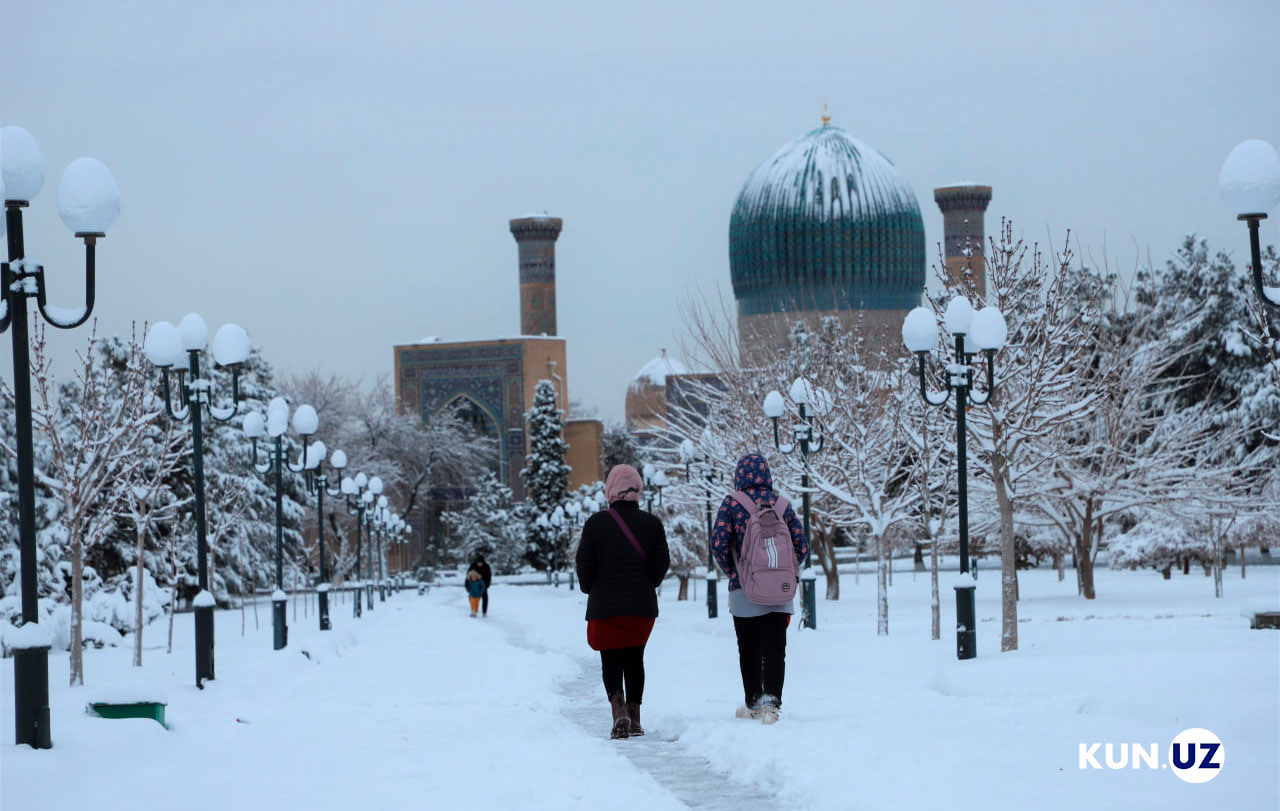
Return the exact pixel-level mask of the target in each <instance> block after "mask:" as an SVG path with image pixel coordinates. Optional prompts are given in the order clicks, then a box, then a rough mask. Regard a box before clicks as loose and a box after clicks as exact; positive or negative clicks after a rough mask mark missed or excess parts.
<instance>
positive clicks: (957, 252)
mask: <svg viewBox="0 0 1280 811" xmlns="http://www.w3.org/2000/svg"><path fill="white" fill-rule="evenodd" d="M933 200H934V202H936V203H937V204H938V208H939V209H941V210H942V233H943V245H944V250H945V252H946V259H945V261H946V264H947V281H948V282H949V283H950V284H953V285H954V284H956V283H957V282H958V281H959V280H960V279H961V278H963V277H964V274H965V272H966V271H969V272H971V273H972V274H973V283H974V286H975V287H977V289H978V295H979V296H980V297H985V296H986V294H987V260H986V240H987V237H986V230H985V225H984V220H985V217H986V212H987V204H988V203H990V202H991V187H990V186H979V185H977V184H974V183H953V184H952V185H950V186H943V187H941V188H937V189H934V190H933ZM966 254H967V255H966ZM975 305H977V302H975Z"/></svg>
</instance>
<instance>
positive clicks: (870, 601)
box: [0, 567, 1280, 811]
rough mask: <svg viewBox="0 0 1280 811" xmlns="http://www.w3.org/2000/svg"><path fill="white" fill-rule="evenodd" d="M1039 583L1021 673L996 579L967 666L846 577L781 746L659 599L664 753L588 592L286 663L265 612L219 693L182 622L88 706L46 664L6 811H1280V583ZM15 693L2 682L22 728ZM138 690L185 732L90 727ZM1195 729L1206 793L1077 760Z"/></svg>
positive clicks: (729, 659)
mask: <svg viewBox="0 0 1280 811" xmlns="http://www.w3.org/2000/svg"><path fill="white" fill-rule="evenodd" d="M1021 578H1022V586H1023V600H1022V602H1021V603H1020V607H1019V611H1020V614H1021V617H1022V620H1023V622H1022V623H1021V624H1020V626H1019V631H1020V634H1021V641H1022V649H1021V650H1019V651H1018V652H1016V653H1012V654H1001V653H1000V652H999V636H998V629H999V621H998V593H997V592H996V591H995V590H994V589H988V590H987V591H986V592H983V591H982V586H981V585H980V586H979V595H978V608H979V620H980V625H979V639H978V648H979V655H978V658H977V659H975V660H972V661H969V662H964V663H960V662H957V661H956V660H955V658H954V648H953V644H954V643H953V640H951V639H947V640H942V641H938V642H933V641H930V640H929V634H928V581H927V578H920V579H919V580H918V581H917V580H915V579H913V578H912V577H910V576H904V577H900V578H898V583H897V584H896V585H895V586H893V587H891V589H890V591H891V595H892V599H891V612H892V613H891V625H890V627H891V630H892V635H891V636H889V637H877V636H876V634H875V600H874V596H875V589H874V586H873V585H870V584H869V583H868V582H867V581H865V580H864V583H863V584H862V587H861V588H859V587H857V586H854V585H853V584H852V583H851V582H846V583H845V584H844V585H845V587H846V588H845V595H844V597H845V598H844V599H843V600H841V601H840V602H838V603H834V602H827V601H823V602H822V603H821V604H820V610H819V616H820V620H819V629H818V630H817V631H816V632H809V631H805V632H799V631H796V630H794V629H793V631H792V632H791V633H789V634H788V648H787V680H786V692H785V709H784V711H783V718H782V721H781V722H780V723H778V724H776V725H773V726H768V727H766V726H763V725H761V724H758V723H752V722H750V721H743V720H739V719H736V718H734V717H733V711H734V709H735V707H736V706H737V705H738V703H739V702H741V700H742V696H741V684H740V682H739V679H738V675H737V662H736V653H735V644H734V638H733V629H732V625H731V623H730V622H729V620H728V618H726V617H721V618H718V619H715V620H710V619H708V618H707V616H706V612H705V608H704V607H703V606H702V605H701V604H700V603H691V602H683V603H681V602H677V601H675V600H674V599H672V597H673V594H672V591H673V590H669V589H668V590H664V594H663V596H662V597H661V611H662V614H661V616H660V617H659V620H658V624H657V626H656V627H655V629H654V632H653V636H652V637H651V639H650V641H649V647H648V650H647V651H646V656H645V664H646V676H647V678H646V685H645V704H644V706H645V713H644V717H645V726H646V729H647V730H648V732H649V734H647V735H646V736H645V737H643V738H640V739H638V740H626V741H611V740H609V739H608V729H609V712H608V707H607V703H606V701H605V699H604V696H603V693H604V690H603V688H602V687H601V684H600V679H599V664H598V658H597V657H596V655H595V654H594V653H593V652H592V651H590V650H589V649H588V647H587V645H586V639H585V627H584V626H585V623H584V622H583V619H582V615H583V611H584V598H583V596H582V595H581V594H577V593H574V592H570V591H569V590H568V589H567V588H560V589H552V588H547V587H545V586H530V587H518V588H517V587H515V586H511V585H506V584H499V585H497V586H495V588H494V590H493V595H492V600H491V607H490V617H489V618H487V619H470V618H469V617H468V616H467V608H466V602H465V599H464V595H463V592H462V589H461V588H458V587H457V586H456V585H441V586H439V587H437V588H434V589H432V590H431V592H430V594H428V595H426V596H419V595H417V594H412V593H405V594H400V595H396V596H394V597H392V598H390V599H388V600H387V602H385V603H379V604H378V607H377V609H376V610H374V611H372V612H366V613H365V615H364V618H363V619H361V620H355V619H353V618H351V616H350V613H349V612H350V604H349V603H340V604H339V607H338V608H336V609H335V612H334V615H333V616H334V630H333V631H331V632H328V633H324V634H321V633H320V632H319V631H318V630H316V629H315V626H314V623H315V617H314V616H310V617H299V618H298V619H297V620H296V621H294V620H293V617H292V612H291V622H290V628H289V647H288V648H286V649H285V650H283V651H273V650H272V649H271V628H270V623H269V620H268V619H267V617H266V615H265V613H264V615H263V623H262V625H261V626H260V627H259V628H256V629H255V628H254V625H253V621H252V618H251V617H250V619H249V627H248V631H247V633H246V634H245V635H243V636H241V634H240V621H241V620H240V616H239V614H238V612H226V611H221V612H219V613H218V619H217V667H218V671H217V679H216V680H214V681H213V682H210V683H209V685H208V688H207V689H206V690H204V691H199V690H196V689H195V686H194V684H193V683H192V681H193V680H192V670H193V666H192V664H193V662H192V660H193V656H192V649H191V642H192V628H191V617H190V615H189V614H186V615H180V616H179V617H178V618H177V628H176V631H175V636H174V640H175V650H174V652H173V654H171V655H169V654H165V653H164V651H163V648H162V647H160V648H159V649H157V647H156V646H163V642H164V633H163V624H161V626H159V627H153V628H151V629H149V630H148V632H147V636H146V638H145V641H146V643H147V651H146V666H145V667H144V668H142V669H141V670H136V669H134V668H132V667H130V665H129V661H130V650H129V647H128V641H127V640H126V641H125V643H126V644H125V646H124V647H121V648H105V649H103V650H89V651H86V655H85V678H86V681H87V683H88V686H87V687H76V688H71V687H68V686H66V684H67V671H68V668H67V659H68V657H67V655H66V653H65V652H56V653H54V654H52V655H51V656H50V659H49V665H50V704H51V712H52V718H53V736H54V749H52V750H50V751H47V752H35V751H33V750H31V749H29V748H27V747H17V746H14V745H13V744H12V743H10V742H8V741H4V740H0V809H4V810H5V811H8V809H10V808H13V809H27V808H33V809H34V808H51V809H64V808H65V809H86V811H115V810H116V809H120V810H121V811H125V809H129V811H133V810H134V809H138V808H143V809H150V808H160V807H167V806H174V807H182V808H184V809H186V811H227V809H228V808H236V809H244V811H256V810H257V809H271V808H280V807H286V808H316V809H337V808H343V809H348V808H350V809H364V808H376V809H378V811H402V810H403V811H423V809H435V808H474V809H478V811H483V810H484V809H516V808H518V809H521V810H522V811H523V810H524V809H548V810H550V809H565V808H569V809H573V808H593V809H595V808H607V809H610V811H613V809H623V810H624V811H629V810H630V809H637V811H639V810H640V809H643V811H666V809H681V808H704V809H715V808H731V809H734V811H753V810H754V809H768V808H772V807H775V806H786V807H788V808H794V809H798V810H799V809H824V810H825V809H832V810H833V811H834V810H836V809H839V811H845V809H850V808H854V809H859V811H865V810H867V809H872V810H877V809H900V808H935V807H947V808H954V809H957V811H960V810H962V809H983V810H984V811H985V810H986V809H1013V808H1027V807H1031V806H1035V807H1036V808H1037V809H1039V811H1078V809H1080V808H1119V807H1126V808H1159V809H1161V810H1162V811H1176V810H1177V809H1188V811H1190V810H1191V809H1202V808H1232V809H1265V810H1266V811H1274V809H1276V808H1278V807H1280V785H1278V784H1277V783H1276V780H1275V764H1276V762H1277V761H1278V759H1280V726H1278V725H1277V723H1276V721H1277V719H1278V718H1280V633H1276V632H1271V631H1266V632H1264V631H1252V630H1249V629H1248V622H1247V620H1246V619H1245V618H1244V617H1242V616H1241V614H1240V611H1241V608H1242V607H1244V606H1248V605H1253V604H1257V603H1259V602H1265V603H1267V604H1280V603H1276V601H1277V600H1280V567H1270V568H1269V570H1266V571H1263V570H1261V569H1254V570H1251V571H1250V572H1249V578H1248V580H1244V581H1242V580H1239V579H1236V578H1230V579H1228V581H1227V584H1226V585H1227V593H1228V595H1230V597H1228V598H1224V599H1221V600H1218V599H1214V598H1213V596H1212V589H1211V585H1210V583H1209V581H1208V579H1207V578H1202V577H1199V576H1186V577H1179V576H1175V578H1174V579H1173V580H1172V581H1164V580H1162V579H1161V578H1160V576H1159V574H1156V573H1115V572H1102V573H1100V577H1099V597H1098V599H1097V600H1096V601H1091V602H1086V601H1084V600H1081V599H1080V598H1079V597H1077V595H1076V594H1075V587H1074V584H1073V583H1070V582H1067V583H1059V582H1058V581H1057V579H1056V576H1055V575H1054V574H1053V573H1052V572H1035V573H1022V574H1021ZM982 582H983V583H986V582H988V581H987V580H985V579H984V580H983V581H982ZM1173 616H1176V617H1177V618H1176V619H1170V617H1173ZM949 619H950V618H949V617H946V616H945V615H944V624H945V623H946V622H947V621H948V620H949ZM303 650H306V651H307V652H308V653H309V654H310V658H307V657H304V656H303V655H302V653H301V652H302V651H303ZM12 679H13V669H12V667H10V666H8V663H7V662H6V663H0V731H5V730H9V731H11V730H12V729H13V715H12V712H13V704H12V701H11V700H10V699H9V698H8V697H10V696H12V691H13V681H12ZM122 679H125V680H141V681H144V682H147V683H149V684H153V685H155V686H157V687H159V688H160V689H163V690H165V691H166V692H167V694H168V708H167V713H166V717H167V720H168V722H169V728H168V729H166V728H163V727H161V726H160V725H159V724H156V723H155V722H153V721H148V720H121V721H108V720H104V719H100V718H94V717H91V716H88V715H86V714H85V711H84V707H85V703H86V701H88V700H89V698H90V696H91V695H92V693H93V691H94V690H95V689H96V688H97V687H98V686H100V685H104V684H107V683H110V682H113V681H119V680H122ZM244 721H247V722H248V723H242V722H244ZM1190 727H1204V728H1207V729H1210V730H1212V731H1213V732H1214V733H1215V734H1217V735H1218V736H1219V738H1220V739H1221V740H1222V741H1223V745H1224V747H1225V752H1226V755H1225V757H1226V765H1225V766H1224V767H1223V771H1222V772H1221V773H1220V774H1219V775H1218V776H1217V777H1216V779H1214V780H1213V781H1212V782H1210V783H1208V784H1206V785H1191V784H1188V783H1184V782H1182V781H1181V780H1179V779H1178V778H1177V777H1176V776H1175V775H1174V774H1172V773H1171V771H1170V770H1167V769H1166V770H1161V769H1160V768H1156V769H1135V768H1133V767H1132V766H1130V767H1128V768H1124V769H1120V770H1096V769H1081V768H1080V767H1079V766H1078V757H1077V749H1078V744H1079V743H1080V742H1100V743H1103V742H1117V743H1125V742H1141V743H1143V744H1144V745H1147V744H1151V743H1153V742H1154V743H1157V744H1159V745H1161V746H1167V745H1168V742H1169V741H1170V740H1172V738H1173V737H1174V736H1175V735H1176V734H1178V733H1179V732H1180V731H1181V730H1184V729H1187V728H1190ZM1101 757H1102V753H1101V752H1099V758H1100V759H1101ZM746 776H750V779H752V780H755V781H756V782H755V783H748V782H744V778H745V777H746ZM132 787H137V789H136V790H134V789H133V788H132ZM139 792H140V793H139Z"/></svg>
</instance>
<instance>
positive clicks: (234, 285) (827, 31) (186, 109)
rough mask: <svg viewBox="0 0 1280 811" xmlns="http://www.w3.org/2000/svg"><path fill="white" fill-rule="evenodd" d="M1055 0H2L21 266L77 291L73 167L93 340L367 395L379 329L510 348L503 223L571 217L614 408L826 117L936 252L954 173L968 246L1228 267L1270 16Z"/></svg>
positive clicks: (1277, 39) (1266, 119) (1219, 8)
mask: <svg viewBox="0 0 1280 811" xmlns="http://www.w3.org/2000/svg"><path fill="white" fill-rule="evenodd" d="M1069 5H1070V6H1072V7H1070V8H1069V7H1068V4H1052V6H1050V5H1049V4H1042V3H1028V2H1024V1H1023V0H1017V1H1016V2H984V1H983V0H975V2H970V3H956V2H909V3H886V2H875V3H869V2H850V0H845V1H844V2H830V3H812V2H810V3H787V4H783V3H781V2H775V3H756V2H744V1H743V0H732V2H714V3H701V2H691V0H684V1H683V2H676V1H675V0H652V1H651V2H647V3H631V4H626V5H625V6H623V5H621V4H617V3H606V2H584V3H572V4H570V3H564V4H561V3H554V2H542V3H536V4H534V3H516V2H503V3H495V2H468V3H447V4H446V3H443V2H433V3H425V2H412V1H411V0H380V1H378V0H362V2H305V3H304V2H301V1H299V2H294V3H285V2H272V1H271V0H251V1H250V2H229V1H225V2H217V3H213V2H195V0H191V1H190V2H172V0H159V1H157V2H137V1H135V0H114V1H113V2H101V0H94V1H93V2H81V0H69V1H63V2H56V3H55V2H46V1H44V0H0V123H2V124H5V125H8V124H17V125H20V126H23V127H26V128H27V129H28V130H30V131H31V133H32V134H33V135H34V136H35V138H36V140H37V142H38V143H39V144H40V146H41V148H42V150H43V152H44V156H45V164H46V166H45V174H46V178H45V188H44V191H43V192H42V193H41V195H40V196H39V197H38V198H37V199H36V200H35V201H34V202H33V205H32V207H31V208H30V209H28V213H27V215H26V224H27V225H26V230H27V253H28V254H29V255H31V256H33V257H36V258H39V259H41V260H43V261H44V262H45V264H46V272H47V273H48V275H49V277H50V285H51V289H52V292H53V300H54V301H55V302H56V303H58V304H60V305H62V306H77V305H78V304H79V303H80V302H81V296H82V290H81V288H80V285H81V283H82V282H81V279H82V260H81V253H80V251H79V250H78V246H79V243H78V242H76V241H75V240H73V239H72V237H71V236H70V234H69V233H68V232H67V231H66V230H65V229H64V228H63V226H62V224H61V222H60V221H59V219H58V216H57V212H56V207H55V205H54V198H55V196H56V189H57V184H58V180H59V178H60V177H61V175H62V170H63V169H64V168H65V167H66V165H67V164H68V163H69V162H70V161H71V160H73V159H75V158H77V157H80V156H82V155H91V156H93V157H96V158H99V159H100V160H102V161H104V162H105V163H106V164H107V165H108V166H109V167H110V168H111V169H112V171H113V172H114V173H115V176H116V180H117V182H118V183H119V186H120V190H121V194H122V197H123V212H122V214H121V217H120V221H119V223H118V225H117V226H116V227H115V229H114V230H113V232H112V233H110V234H109V235H108V238H107V239H106V240H105V241H104V242H102V243H101V244H100V246H99V249H98V257H99V260H98V265H99V268H98V275H99V288H98V304H97V310H96V314H97V316H98V317H99V319H100V321H101V330H102V331H105V332H122V331H125V332H127V330H128V328H129V324H130V322H131V320H134V319H136V320H138V321H139V322H141V321H143V320H152V321H154V320H170V321H174V322H176V321H177V320H178V319H179V318H181V317H182V316H183V315H184V314H185V313H187V312H189V311H191V310H195V311H197V312H200V313H201V314H202V315H204V317H205V319H206V320H207V321H208V322H209V325H210V329H211V330H213V329H216V328H217V326H218V325H220V324H222V323H223V322H225V321H235V322H237V323H240V324H241V325H243V326H244V327H245V328H246V329H247V330H248V331H249V334H250V336H251V338H252V339H253V340H254V343H255V344H257V345H260V346H261V347H262V351H263V354H264V355H265V356H266V357H267V358H268V359H269V360H270V361H271V362H272V363H273V364H275V366H276V369H277V370H279V371H291V370H302V369H306V368H319V369H322V370H325V371H333V372H338V373H341V374H344V375H350V376H363V377H364V378H365V379H366V380H371V379H373V378H374V377H376V376H377V375H378V374H379V373H384V372H385V373H389V372H390V370H391V365H392V345H393V344H395V343H397V342H405V341H411V340H414V339H417V338H420V337H422V336H426V335H439V336H442V337H445V338H473V337H475V338H478V337H488V336H496V337H501V336H509V335H514V334H516V333H517V332H518V331H519V303H518V297H517V295H518V294H517V269H516V245H515V242H514V241H513V240H512V238H511V236H510V234H509V233H508V231H507V220H508V219H510V218H512V217H517V216H521V215H524V214H526V213H529V212H531V211H536V210H544V209H545V210H546V211H548V212H550V213H551V214H553V215H555V216H559V217H563V218H564V222H565V225H564V232H563V234H562V235H561V237H560V242H559V245H558V252H557V281H558V295H559V313H558V319H559V331H560V334H561V335H563V336H564V337H566V338H567V339H568V348H569V385H570V389H571V393H572V394H573V396H574V397H575V398H576V399H580V400H582V401H583V402H584V404H585V405H587V406H588V407H595V408H597V409H598V410H599V412H600V414H601V416H603V417H605V418H607V419H618V418H621V416H622V410H623V396H624V392H625V389H626V385H627V383H628V382H629V381H630V380H631V378H632V376H633V375H634V373H635V372H636V371H637V370H638V369H639V368H640V367H641V366H643V365H644V363H645V362H646V361H647V360H649V359H650V358H651V357H653V356H654V355H656V354H657V353H658V350H659V348H660V347H664V346H666V347H674V346H675V344H676V340H677V339H676V336H677V333H678V332H679V331H680V317H679V304H680V302H681V301H683V300H685V299H686V298H687V297H688V296H689V295H690V293H691V292H692V291H693V290H694V289H695V287H700V288H701V289H703V290H704V291H709V292H711V293H712V294H715V292H716V290H717V288H720V289H722V290H723V291H724V293H725V294H726V295H728V294H729V264H728V244H727V241H728V240H727V234H728V225H729V212H730V208H731V206H732V204H733V201H734V198H735V197H736V195H737V193H738V191H739V189H740V188H741V185H742V183H743V181H744V180H745V179H746V177H747V175H748V173H749V172H750V171H751V170H752V169H753V168H754V167H755V166H756V165H757V164H758V163H759V162H760V161H762V160H764V159H765V158H767V157H768V156H769V155H771V154H772V153H773V152H774V151H775V150H776V149H777V148H778V147H780V146H781V145H782V144H784V143H786V142H787V141H789V140H791V139H792V138H795V137H796V136H798V135H801V134H803V133H804V132H806V131H808V130H809V129H811V128H813V127H815V126H817V125H818V123H819V115H820V114H821V112H822V104H823V102H824V101H825V102H827V103H829V104H830V108H831V115H832V116H833V119H834V120H833V123H835V124H837V125H839V126H842V127H844V128H845V129H847V130H848V131H849V132H850V133H851V134H853V135H854V136H856V137H858V138H861V139H862V140H864V141H866V142H868V143H870V144H872V145H873V146H875V147H876V148H878V149H879V150H880V151H882V152H883V153H884V154H885V155H886V156H887V157H889V159H890V160H892V161H893V162H894V163H895V164H896V165H897V166H898V168H899V169H900V170H901V171H902V173H903V174H904V175H905V176H906V178H907V180H908V181H910V183H911V184H912V185H913V186H914V188H915V190H916V194H917V196H918V197H919V199H920V207H921V210H922V211H923V213H924V220H925V229H926V232H927V244H928V255H929V257H930V261H931V262H932V261H933V259H934V257H935V256H936V248H935V245H936V243H937V242H938V241H939V240H940V239H941V236H942V232H941V216H940V214H939V213H938V211H937V207H936V206H935V205H934V204H933V195H932V189H933V188H934V187H935V186H938V185H942V184H944V183H948V182H951V181H955V180H960V179H968V180H975V181H978V182H982V183H988V184H990V185H992V186H993V187H994V199H993V201H992V203H991V207H990V209H989V212H988V220H987V222H988V231H990V230H992V226H993V224H994V223H998V222H999V219H1000V217H1001V216H1008V217H1010V218H1012V219H1013V220H1014V222H1015V224H1016V226H1017V227H1018V229H1019V231H1020V232H1022V233H1023V234H1025V235H1026V236H1027V237H1028V238H1029V239H1034V240H1039V241H1041V242H1044V241H1045V239H1046V238H1047V236H1048V235H1049V234H1050V233H1052V234H1053V236H1054V238H1055V239H1060V238H1061V234H1062V232H1063V231H1064V230H1065V229H1066V228H1068V227H1069V228H1071V229H1072V230H1073V232H1074V233H1075V234H1077V235H1078V236H1079V238H1080V241H1081V244H1082V246H1083V247H1084V248H1085V249H1086V250H1088V251H1091V252H1092V253H1093V255H1094V256H1095V257H1096V258H1097V259H1098V260H1099V261H1100V260H1101V258H1102V256H1103V255H1104V253H1105V255H1106V256H1107V257H1108V258H1109V259H1110V261H1111V262H1112V264H1113V267H1118V268H1119V269H1121V270H1131V269H1132V267H1133V266H1134V264H1135V263H1136V262H1137V261H1139V259H1140V258H1141V259H1145V257H1146V256H1147V255H1148V253H1149V254H1150V256H1151V257H1152V258H1153V259H1154V260H1155V261H1157V262H1160V263H1163V261H1164V259H1165V257H1166V256H1167V255H1168V254H1169V253H1170V252H1171V251H1172V250H1173V249H1174V248H1175V247H1176V246H1177V244H1178V243H1179V241H1180V240H1181V238H1182V236H1183V235H1184V234H1185V233H1187V232H1188V231H1195V232H1196V233H1198V234H1200V235H1202V236H1204V237H1206V238H1208V239H1209V241H1210V245H1211V247H1213V248H1214V249H1218V248H1226V249H1229V250H1231V251H1232V252H1234V254H1235V255H1236V257H1237V259H1238V261H1240V263H1241V264H1243V260H1244V259H1245V257H1246V256H1247V252H1248V242H1247V237H1246V232H1245V229H1244V226H1243V225H1241V224H1239V223H1237V222H1236V221H1235V219H1234V216H1233V215H1232V214H1231V213H1230V212H1229V211H1227V209H1226V208H1225V206H1224V205H1223V204H1222V203H1221V201H1220V199H1219V197H1218V191H1217V174H1218V169H1219V168H1220V167H1221V165H1222V161H1223V159H1224V158H1225V157H1226V154H1227V152H1228V151H1229V150H1230V149H1231V147H1232V146H1234V145H1235V144H1236V143H1237V142H1239V141H1241V140H1244V139H1246V138H1264V139H1267V140H1269V141H1271V142H1272V143H1273V144H1277V145H1280V3H1277V2H1276V0H1230V2H1226V1H1223V0H1204V2H1190V1H1189V0H1184V1H1182V2H1179V1H1177V0H1163V1H1161V2H1156V1H1155V0H1152V1H1151V2H1117V1H1116V0H1105V1H1104V2H1095V0H1082V2H1077V3H1074V4H1069ZM1278 223H1280V212H1276V213H1275V214H1273V217H1272V219H1270V220H1268V221H1267V222H1266V224H1265V230H1264V232H1263V236H1264V239H1265V240H1266V241H1268V242H1277V241H1280V238H1278V237H1280V225H1278ZM84 331H85V328H81V329H80V330H76V331H75V332H74V333H73V334H71V335H60V336H58V338H57V341H56V343H55V344H54V348H55V351H56V352H57V353H58V354H57V359H58V361H59V368H60V369H61V370H62V373H65V374H70V371H71V368H72V358H71V352H72V351H73V350H74V349H75V348H77V347H79V346H80V344H81V341H83V338H84ZM8 344H9V342H8V341H7V340H4V341H3V352H2V353H0V354H3V358H4V360H3V361H2V365H0V369H2V370H3V371H4V373H5V374H8V373H9V372H10V370H11V368H12V364H11V359H10V348H9V345H8ZM322 419H323V415H322Z"/></svg>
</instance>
